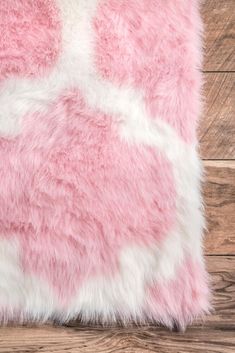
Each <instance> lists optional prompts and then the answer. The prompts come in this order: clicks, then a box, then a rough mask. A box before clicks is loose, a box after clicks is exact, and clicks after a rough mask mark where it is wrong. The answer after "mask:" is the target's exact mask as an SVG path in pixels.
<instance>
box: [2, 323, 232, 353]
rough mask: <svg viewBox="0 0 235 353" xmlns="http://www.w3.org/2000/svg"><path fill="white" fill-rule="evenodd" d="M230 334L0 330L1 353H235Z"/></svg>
mask: <svg viewBox="0 0 235 353" xmlns="http://www.w3.org/2000/svg"><path fill="white" fill-rule="evenodd" d="M234 350H235V338H234V332H233V331H223V330H220V329H213V328H210V329H207V330H205V329H203V328H191V329H189V330H188V331H187V333H186V334H181V333H180V334H179V333H168V332H166V330H164V329H156V328H152V327H150V328H136V329H121V328H117V329H106V330H105V329H97V328H87V329H84V328H52V327H45V326H44V327H42V328H38V329H34V328H27V329H26V328H15V329H1V330H0V352H1V353H12V352H15V353H16V352H18V353H35V352H40V353H48V352H50V353H56V352H57V353H94V352H95V353H114V352H115V353H119V352H120V353H121V352H125V353H150V352H156V353H177V352H178V353H199V352H200V353H201V352H206V353H234Z"/></svg>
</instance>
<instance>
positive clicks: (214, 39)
mask: <svg viewBox="0 0 235 353" xmlns="http://www.w3.org/2000/svg"><path fill="white" fill-rule="evenodd" d="M201 11H202V17H203V20H204V23H205V43H204V46H205V60H204V70H206V71H235V44H234V42H235V26H234V23H235V4H234V0H222V1H221V0H205V3H204V4H203V5H202V9H201Z"/></svg>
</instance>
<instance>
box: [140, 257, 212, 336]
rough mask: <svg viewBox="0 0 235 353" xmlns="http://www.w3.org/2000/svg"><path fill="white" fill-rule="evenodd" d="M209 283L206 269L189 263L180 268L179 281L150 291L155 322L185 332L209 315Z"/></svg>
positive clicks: (151, 310)
mask: <svg viewBox="0 0 235 353" xmlns="http://www.w3.org/2000/svg"><path fill="white" fill-rule="evenodd" d="M207 283H208V275H207V273H206V271H205V269H204V266H203V265H202V264H200V263H199V262H197V261H196V262H195V261H193V260H190V259H188V260H186V261H185V262H184V263H183V264H182V265H181V266H180V267H179V268H178V270H177V274H176V277H175V279H172V280H170V281H165V283H164V282H162V283H155V284H154V285H152V286H151V287H150V288H148V294H147V296H146V297H147V303H148V305H147V310H148V312H149V313H151V314H150V315H152V317H153V319H154V320H157V321H159V322H162V323H164V324H165V325H167V326H169V327H171V328H173V327H174V326H175V325H176V326H178V328H180V329H185V327H186V326H187V324H188V322H191V321H192V320H193V319H194V318H195V317H199V318H200V316H201V314H202V313H203V312H208V297H209V290H208V285H207ZM147 315H148V314H147Z"/></svg>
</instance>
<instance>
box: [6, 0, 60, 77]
mask: <svg viewBox="0 0 235 353" xmlns="http://www.w3.org/2000/svg"><path fill="white" fill-rule="evenodd" d="M0 14H1V15H0V31H1V36H0V58H1V59H0V79H3V78H6V77H9V76H13V75H20V76H29V77H31V76H33V77H34V76H37V75H39V74H42V73H45V70H47V69H49V68H50V67H52V66H53V64H54V63H55V62H56V60H57V57H58V52H59V48H60V32H61V31H60V30H61V24H60V20H59V13H58V9H57V7H56V4H55V2H54V0H53V1H52V0H37V1H34V0H17V1H15V0H7V1H5V0H0Z"/></svg>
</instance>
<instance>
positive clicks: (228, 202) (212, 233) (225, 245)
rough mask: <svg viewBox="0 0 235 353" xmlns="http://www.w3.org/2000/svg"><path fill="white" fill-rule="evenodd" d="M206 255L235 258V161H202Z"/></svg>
mask: <svg viewBox="0 0 235 353" xmlns="http://www.w3.org/2000/svg"><path fill="white" fill-rule="evenodd" d="M204 166H205V174H206V175H205V179H206V182H205V185H204V201H205V205H206V216H207V229H208V231H207V233H206V237H205V248H206V253H207V254H220V255H226V254H233V255H235V161H204Z"/></svg>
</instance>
